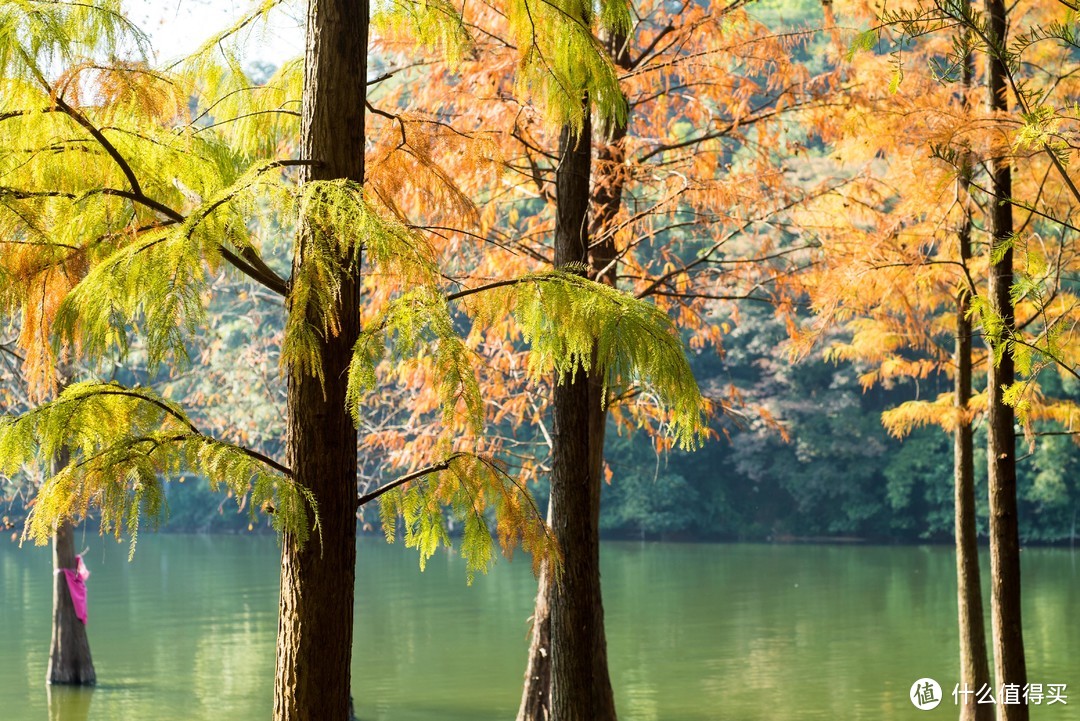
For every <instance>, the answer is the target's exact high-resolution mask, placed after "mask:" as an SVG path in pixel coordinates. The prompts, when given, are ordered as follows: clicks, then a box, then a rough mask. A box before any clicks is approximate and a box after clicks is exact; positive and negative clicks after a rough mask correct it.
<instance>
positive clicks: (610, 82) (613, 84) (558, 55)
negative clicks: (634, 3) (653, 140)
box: [372, 0, 631, 131]
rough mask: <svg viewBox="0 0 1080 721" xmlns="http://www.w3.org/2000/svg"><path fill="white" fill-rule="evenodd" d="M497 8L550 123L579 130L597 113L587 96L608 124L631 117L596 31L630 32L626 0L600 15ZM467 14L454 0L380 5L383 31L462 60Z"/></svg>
mask: <svg viewBox="0 0 1080 721" xmlns="http://www.w3.org/2000/svg"><path fill="white" fill-rule="evenodd" d="M497 8H498V12H500V14H502V15H503V16H505V17H506V19H507V22H508V23H509V30H510V35H511V38H512V41H513V44H514V45H515V46H516V47H517V49H518V75H517V86H518V93H519V95H520V96H521V97H523V98H524V97H527V98H529V99H530V100H531V101H532V102H533V103H535V104H536V105H538V106H539V107H540V108H541V109H542V110H543V112H544V115H545V116H546V118H547V119H548V120H549V121H550V122H552V123H554V124H556V125H564V124H568V125H570V126H572V127H573V128H574V129H575V130H576V131H580V130H581V127H582V124H583V123H584V121H585V117H586V114H587V113H588V112H589V108H588V107H586V106H585V105H584V104H583V101H584V100H585V98H586V97H587V98H588V99H589V100H590V101H591V105H592V107H593V108H595V110H596V112H597V114H598V115H599V116H600V117H601V118H602V119H603V120H604V121H608V122H614V123H616V124H621V123H623V122H625V120H626V99H625V98H624V97H623V95H622V92H621V90H620V88H619V79H618V73H617V71H616V69H615V66H614V65H613V64H612V62H611V59H610V57H609V56H608V54H607V52H606V51H605V50H604V48H603V46H602V45H601V44H600V43H599V42H598V41H597V39H596V37H595V33H596V32H598V31H602V30H606V31H615V32H625V31H627V30H629V28H630V24H631V17H630V5H629V3H628V2H626V0H601V2H600V3H598V4H597V5H595V9H596V10H598V11H599V12H598V13H597V12H594V4H593V3H591V2H582V0H507V1H506V3H505V4H502V3H500V4H499V5H498V6H497ZM461 12H462V11H461V10H459V9H458V8H457V7H456V6H455V5H453V4H452V3H450V2H447V1H446V0H383V1H382V2H379V3H377V4H376V5H375V14H374V16H373V18H372V20H373V22H374V24H375V27H376V28H380V27H381V28H395V27H398V26H405V27H407V28H409V30H410V31H411V33H412V34H413V36H414V37H416V38H417V39H418V40H420V41H421V42H423V43H424V44H427V45H437V46H440V47H441V48H443V50H444V52H445V53H446V54H447V55H448V56H449V58H450V59H451V60H456V59H459V58H460V57H462V55H463V54H464V53H465V52H466V51H467V50H468V49H469V48H470V46H471V39H470V36H469V34H468V29H467V25H466V24H464V23H463V22H462V18H461Z"/></svg>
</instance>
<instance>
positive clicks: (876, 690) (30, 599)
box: [0, 534, 1080, 721]
mask: <svg viewBox="0 0 1080 721" xmlns="http://www.w3.org/2000/svg"><path fill="white" fill-rule="evenodd" d="M79 545H80V546H82V545H87V546H89V547H90V551H89V552H88V553H87V558H86V560H87V564H88V566H89V568H90V570H91V572H92V574H93V575H92V576H91V578H90V581H89V589H90V625H89V633H90V643H91V647H92V649H93V652H94V661H95V665H96V667H97V673H98V678H99V679H100V685H99V686H98V687H97V688H95V689H93V690H82V689H63V688H57V689H51V690H48V689H47V688H46V686H45V684H44V682H43V679H44V677H45V665H46V661H47V654H48V643H49V614H50V603H51V600H50V599H51V595H50V594H51V577H52V574H51V569H50V566H49V554H48V552H47V550H46V549H37V548H31V547H29V546H27V547H24V548H22V549H19V548H17V547H16V546H15V545H14V544H9V543H7V542H6V541H3V542H0V719H3V720H4V721H29V720H33V721H42V719H64V720H65V721H84V720H85V721H92V720H95V719H99V720H101V721H118V720H120V721H128V720H131V721H135V720H139V721H143V720H150V721H203V720H205V721H211V720H213V721H219V720H221V719H228V720H230V721H245V720H247V719H259V720H262V719H268V718H269V717H270V710H271V706H272V695H273V688H272V683H273V667H274V635H275V632H276V628H277V625H276V615H275V614H276V607H277V567H278V548H277V543H276V540H275V539H274V538H272V537H266V536H262V537H205V536H171V535H160V536H153V535H149V534H146V535H144V537H143V538H142V540H140V541H139V546H138V550H137V552H136V554H135V560H134V561H133V562H132V563H128V561H127V546H126V545H117V544H116V543H115V542H113V541H111V540H103V539H100V538H98V537H97V536H95V535H92V534H91V535H87V536H86V538H85V539H79ZM1023 558H1024V568H1023V572H1024V577H1025V584H1026V586H1025V588H1026V594H1025V598H1024V600H1025V614H1026V616H1025V619H1024V620H1025V634H1026V639H1027V644H1028V670H1029V677H1030V678H1029V680H1030V681H1032V682H1041V683H1047V684H1048V683H1065V684H1068V685H1069V687H1068V692H1069V693H1070V694H1075V698H1072V697H1070V699H1069V701H1070V703H1069V705H1068V706H1061V705H1060V704H1057V705H1054V706H1042V707H1034V708H1033V713H1032V717H1033V718H1034V719H1037V720H1039V721H1068V720H1069V719H1080V616H1078V614H1077V611H1078V610H1080V583H1078V581H1080V569H1078V566H1080V559H1078V558H1077V555H1076V554H1074V553H1072V552H1070V551H1069V550H1067V549H1064V550H1054V549H1029V550H1025V551H1024V554H1023ZM602 560H603V576H604V596H605V604H606V609H607V619H608V639H609V657H610V660H611V667H612V668H611V672H612V680H613V682H614V684H615V688H616V698H617V702H618V706H619V711H620V717H621V719H623V721H706V720H709V721H711V720H714V719H716V720H726V721H759V720H760V721H766V720H768V721H774V720H776V721H780V720H783V721H793V720H794V721H799V720H802V721H812V720H817V719H821V720H822V721H834V720H836V721H847V720H852V721H854V720H863V719H865V720H866V721H871V720H873V721H880V720H882V719H913V718H928V719H932V718H942V719H943V718H955V716H956V709H955V707H954V706H953V705H952V697H951V692H952V689H953V686H954V684H955V683H956V680H957V678H956V677H957V672H956V661H955V657H956V641H955V631H954V623H955V621H954V619H955V615H956V614H955V607H956V601H955V591H954V589H955V581H954V571H953V559H952V556H951V553H950V550H949V549H948V548H921V547H920V548H911V547H903V548H875V547H846V546H767V545H744V544H734V545H707V544H700V545H698V544H686V545H681V544H680V545H674V544H650V543H645V544H641V543H605V545H604V550H603V559H602ZM534 592H535V582H534V580H533V578H532V575H531V572H530V569H529V564H528V563H527V559H525V558H521V559H519V560H518V561H516V562H514V563H506V562H505V561H502V560H500V562H499V563H498V564H497V565H496V567H495V568H494V570H493V571H492V572H491V573H490V574H488V575H487V576H480V577H478V578H477V579H476V581H475V582H474V583H473V585H472V586H471V587H469V586H467V585H466V583H465V569H464V565H463V563H462V562H461V560H460V559H458V558H457V557H455V556H453V555H449V554H439V555H437V556H436V557H435V558H433V559H432V560H431V561H430V562H429V564H428V569H427V571H426V572H425V573H420V571H419V570H418V568H417V561H416V556H415V554H414V553H412V552H411V551H409V550H407V549H405V548H403V547H400V546H386V545H385V544H384V543H382V542H381V541H378V540H375V539H362V540H361V541H360V548H359V568H358V581H357V627H356V645H355V651H354V661H353V679H354V680H353V693H354V696H355V699H356V702H357V711H358V714H359V716H360V718H361V719H362V720H363V721H496V720H499V721H508V720H509V719H512V718H513V715H514V712H515V710H516V708H517V703H518V699H519V695H520V687H521V677H522V672H523V669H524V661H525V650H526V646H527V643H528V625H527V618H528V616H529V614H530V612H531V608H532V600H533V595H534ZM923 676H929V677H932V678H935V679H937V680H938V681H939V682H940V683H941V685H942V686H943V687H944V688H945V696H946V698H945V702H944V703H942V705H941V706H939V707H938V708H937V709H936V710H934V711H931V712H927V713H928V715H925V716H924V715H923V714H924V712H920V711H918V710H916V709H915V708H914V707H913V706H912V705H911V703H910V702H909V701H908V690H909V688H910V686H911V684H912V683H913V682H914V681H915V679H917V678H920V677H923Z"/></svg>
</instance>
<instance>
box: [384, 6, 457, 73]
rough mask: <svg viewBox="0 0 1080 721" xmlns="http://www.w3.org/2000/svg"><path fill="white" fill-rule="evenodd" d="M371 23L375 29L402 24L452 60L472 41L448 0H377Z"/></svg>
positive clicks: (400, 25)
mask: <svg viewBox="0 0 1080 721" xmlns="http://www.w3.org/2000/svg"><path fill="white" fill-rule="evenodd" d="M371 24H372V27H374V28H375V29H377V30H391V29H396V28H398V27H403V28H405V29H407V30H408V31H409V32H410V33H411V34H412V36H413V37H415V38H416V39H417V40H418V41H419V42H421V43H423V44H424V45H427V46H432V47H438V48H440V49H442V51H443V53H444V54H445V55H446V57H447V58H448V59H449V60H451V61H453V62H457V61H458V60H460V59H461V58H462V56H464V54H465V53H466V52H467V51H468V50H469V47H470V46H471V44H472V39H471V37H470V36H469V32H468V30H466V29H465V24H464V22H462V19H461V14H460V13H459V12H458V9H457V8H456V7H455V6H454V5H453V3H450V2H448V1H447V0H376V1H375V2H373V3H372V12H371Z"/></svg>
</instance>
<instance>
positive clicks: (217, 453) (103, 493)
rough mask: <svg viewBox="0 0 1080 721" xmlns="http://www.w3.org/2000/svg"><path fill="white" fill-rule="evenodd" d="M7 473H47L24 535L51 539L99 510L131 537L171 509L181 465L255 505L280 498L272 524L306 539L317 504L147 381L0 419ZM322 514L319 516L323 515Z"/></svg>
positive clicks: (76, 392)
mask: <svg viewBox="0 0 1080 721" xmlns="http://www.w3.org/2000/svg"><path fill="white" fill-rule="evenodd" d="M0 464H2V465H0V473H3V474H5V475H12V474H14V473H16V472H17V471H19V470H20V468H22V467H23V466H31V465H36V466H38V470H39V471H41V472H44V473H45V475H46V479H45V481H44V483H43V484H42V487H41V490H40V491H39V492H38V496H37V503H36V505H35V506H34V508H33V510H32V511H31V513H30V516H29V518H28V519H27V524H26V530H25V532H24V538H32V539H33V540H34V541H35V542H36V543H39V544H44V543H47V542H48V540H49V538H50V536H51V534H52V529H53V528H54V527H55V524H56V523H57V522H59V521H60V520H62V519H65V518H83V517H85V516H86V515H87V513H88V511H89V508H90V506H91V505H94V506H97V507H98V508H100V510H101V522H102V526H103V528H104V529H105V530H111V531H113V532H114V533H115V534H116V535H117V537H119V536H120V535H121V534H122V533H123V532H124V531H125V530H126V531H127V533H128V534H130V536H131V543H132V552H134V544H135V541H136V538H137V536H138V530H139V517H140V513H144V514H146V515H147V516H149V517H151V518H157V517H160V516H161V514H163V513H164V511H165V505H164V494H163V490H162V483H163V480H164V479H165V478H168V477H170V476H173V477H175V476H176V475H178V474H179V473H180V472H181V470H187V471H190V472H193V473H197V474H199V475H201V476H203V477H205V478H207V479H208V480H209V482H210V484H211V487H212V488H214V489H216V488H217V487H218V486H221V485H224V486H226V487H228V488H229V490H231V491H232V492H233V493H234V494H235V495H236V497H237V498H238V499H241V498H244V497H245V496H247V495H248V494H250V496H251V502H252V503H251V513H252V515H253V516H254V513H255V509H256V507H257V506H258V507H262V506H264V505H272V507H273V508H274V509H275V510H274V526H275V527H276V528H278V529H280V530H287V531H288V532H290V533H293V534H296V535H297V537H298V538H301V539H306V538H307V536H308V530H309V526H308V513H307V510H306V507H308V506H310V507H311V508H312V510H315V509H314V501H313V499H312V498H310V496H309V495H308V494H307V492H306V491H305V490H304V489H302V488H300V487H299V486H297V485H296V484H294V483H292V482H291V481H290V480H289V479H288V478H287V477H286V476H285V475H284V474H282V473H281V472H280V469H274V468H272V467H271V466H270V465H269V464H268V463H267V462H266V460H265V459H262V458H259V457H256V456H255V455H253V454H252V453H250V452H248V451H245V450H244V449H242V448H239V447H237V446H234V445H231V444H228V443H222V442H220V441H217V440H215V439H214V438H211V437H209V436H207V435H205V434H203V433H201V432H200V431H199V430H198V429H197V428H196V427H195V426H194V425H193V424H192V423H191V422H190V420H188V418H187V416H186V415H185V414H184V412H183V411H182V410H181V409H180V408H179V406H177V405H176V404H174V403H172V402H170V401H168V400H166V399H164V398H161V397H160V396H158V395H156V394H155V393H154V392H153V391H152V390H150V389H147V388H124V387H123V386H120V385H119V384H115V383H93V382H88V383H77V384H74V385H71V386H69V387H67V388H66V389H65V390H64V391H63V392H62V393H61V394H60V396H59V397H58V398H56V399H55V400H53V401H51V402H49V403H45V404H43V405H40V406H38V407H37V408H34V409H33V410H30V411H28V412H26V413H24V414H22V415H21V416H18V417H11V416H7V417H4V418H3V419H2V420H0ZM316 518H317V515H316Z"/></svg>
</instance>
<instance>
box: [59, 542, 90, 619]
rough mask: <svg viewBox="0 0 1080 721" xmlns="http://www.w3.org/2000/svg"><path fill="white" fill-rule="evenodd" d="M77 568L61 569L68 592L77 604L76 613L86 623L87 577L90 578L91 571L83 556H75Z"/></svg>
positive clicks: (74, 603)
mask: <svg viewBox="0 0 1080 721" xmlns="http://www.w3.org/2000/svg"><path fill="white" fill-rule="evenodd" d="M75 564H76V567H75V568H64V569H61V570H62V571H63V572H64V578H65V579H66V580H67V587H68V592H69V593H70V594H71V603H72V604H73V605H74V606H75V615H76V616H78V617H79V620H80V621H82V622H83V625H86V579H88V578H90V571H88V570H86V565H85V564H84V563H83V560H82V556H75Z"/></svg>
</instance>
